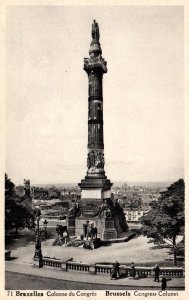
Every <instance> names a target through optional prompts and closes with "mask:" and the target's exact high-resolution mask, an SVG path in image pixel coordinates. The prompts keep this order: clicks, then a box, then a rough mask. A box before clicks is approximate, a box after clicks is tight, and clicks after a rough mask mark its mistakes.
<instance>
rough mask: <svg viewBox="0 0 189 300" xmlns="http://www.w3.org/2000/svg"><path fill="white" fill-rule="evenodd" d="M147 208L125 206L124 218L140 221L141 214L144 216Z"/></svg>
mask: <svg viewBox="0 0 189 300" xmlns="http://www.w3.org/2000/svg"><path fill="white" fill-rule="evenodd" d="M148 210H149V209H148V208H144V207H143V208H127V209H125V210H124V213H125V219H126V221H127V222H140V219H141V217H142V216H144V215H145V214H146V213H147V211H148Z"/></svg>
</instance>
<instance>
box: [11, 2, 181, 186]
mask: <svg viewBox="0 0 189 300" xmlns="http://www.w3.org/2000/svg"><path fill="white" fill-rule="evenodd" d="M93 19H95V20H96V21H97V22H98V23H99V27H100V42H101V47H102V56H103V57H104V58H105V59H106V60H107V67H108V73H107V74H105V75H104V78H103V97H104V143H105V171H106V175H107V176H108V178H109V179H111V180H112V181H113V182H114V181H126V182H127V181H130V182H132V181H135V182H136V181H175V180H177V179H179V178H181V177H183V176H184V130H183V126H184V120H183V119H184V99H183V84H184V82H183V81H184V80H183V70H184V63H183V40H184V37H183V8H182V7H181V6H122V7H119V6H94V7H93V6H90V7H89V6H83V7H81V6H79V7H77V6H72V7H71V6H54V7H52V6H43V7H35V6H27V7H24V6H22V7H16V6H14V7H13V6H12V7H9V8H8V11H7V27H6V33H7V40H6V58H7V63H6V70H7V97H6V172H7V173H8V176H9V177H10V178H11V179H12V180H13V182H15V183H16V184H20V183H22V182H23V179H24V178H27V179H30V180H31V184H35V183H52V184H53V183H65V182H75V183H78V182H80V180H81V179H83V178H84V176H85V175H86V171H87V167H86V161H87V118H88V117H87V114H88V79H87V74H86V73H85V72H84V70H83V58H84V57H88V56H89V54H88V50H89V45H90V42H91V25H92V21H93Z"/></svg>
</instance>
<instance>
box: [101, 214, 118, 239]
mask: <svg viewBox="0 0 189 300" xmlns="http://www.w3.org/2000/svg"><path fill="white" fill-rule="evenodd" d="M116 238H117V231H116V229H115V227H114V220H113V219H112V218H107V219H105V228H104V230H103V233H102V239H103V240H110V239H116Z"/></svg>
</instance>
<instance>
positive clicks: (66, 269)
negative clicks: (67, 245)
mask: <svg viewBox="0 0 189 300" xmlns="http://www.w3.org/2000/svg"><path fill="white" fill-rule="evenodd" d="M61 269H62V271H68V266H67V261H62V263H61Z"/></svg>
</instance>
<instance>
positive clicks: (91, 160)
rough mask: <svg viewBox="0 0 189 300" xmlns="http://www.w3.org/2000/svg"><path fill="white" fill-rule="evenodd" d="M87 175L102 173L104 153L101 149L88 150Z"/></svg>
mask: <svg viewBox="0 0 189 300" xmlns="http://www.w3.org/2000/svg"><path fill="white" fill-rule="evenodd" d="M87 168H88V172H87V173H88V174H98V173H101V172H104V151H103V150H102V149H100V150H99V149H94V150H89V152H88V157H87Z"/></svg>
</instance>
